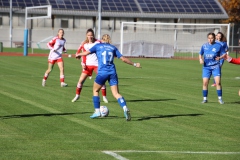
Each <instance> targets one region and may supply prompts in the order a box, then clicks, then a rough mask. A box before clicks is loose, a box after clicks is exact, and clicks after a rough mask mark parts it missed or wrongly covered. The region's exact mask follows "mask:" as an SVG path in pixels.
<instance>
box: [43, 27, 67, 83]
mask: <svg viewBox="0 0 240 160" xmlns="http://www.w3.org/2000/svg"><path fill="white" fill-rule="evenodd" d="M63 36H64V30H63V29H59V30H58V34H57V36H56V37H54V38H53V39H52V40H51V41H50V42H48V43H47V46H48V48H49V49H50V53H49V56H48V69H47V70H46V72H45V74H44V77H43V80H42V86H43V87H44V86H45V85H46V80H47V78H48V76H49V74H50V72H51V71H52V69H53V66H54V64H55V63H57V64H58V67H59V70H60V82H61V83H60V86H61V87H66V86H67V84H66V83H65V82H64V63H63V59H62V52H67V51H66V49H65V47H64V45H65V43H66V40H65V39H64V38H63Z"/></svg>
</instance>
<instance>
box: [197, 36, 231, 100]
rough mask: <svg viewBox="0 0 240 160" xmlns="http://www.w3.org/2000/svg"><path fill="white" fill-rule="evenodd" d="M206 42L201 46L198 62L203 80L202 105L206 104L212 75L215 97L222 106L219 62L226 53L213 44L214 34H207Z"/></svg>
mask: <svg viewBox="0 0 240 160" xmlns="http://www.w3.org/2000/svg"><path fill="white" fill-rule="evenodd" d="M207 38H208V42H207V43H205V44H203V45H202V47H201V50H200V52H199V62H200V64H203V68H202V78H203V90H202V94H203V101H202V103H207V102H208V100H207V96H208V84H209V79H210V77H211V75H213V77H214V80H215V83H216V89H217V95H218V102H219V103H220V104H224V102H223V100H222V86H221V67H220V60H221V59H223V58H224V56H225V54H226V52H225V50H224V49H223V47H222V45H221V44H219V43H216V42H215V34H214V33H208V35H207Z"/></svg>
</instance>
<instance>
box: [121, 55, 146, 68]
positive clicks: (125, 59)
mask: <svg viewBox="0 0 240 160" xmlns="http://www.w3.org/2000/svg"><path fill="white" fill-rule="evenodd" d="M120 59H121V60H122V61H123V62H124V63H127V64H130V65H133V66H134V67H137V68H142V67H141V65H140V63H134V62H132V61H131V60H130V59H128V58H126V57H123V56H122V57H121V58H120Z"/></svg>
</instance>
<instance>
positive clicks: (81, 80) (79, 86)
mask: <svg viewBox="0 0 240 160" xmlns="http://www.w3.org/2000/svg"><path fill="white" fill-rule="evenodd" d="M87 77H88V75H87V74H86V73H84V72H82V74H81V75H80V77H79V80H78V83H77V87H76V95H75V97H74V98H73V99H72V102H75V101H77V100H78V99H79V98H80V94H81V91H82V87H83V83H84V81H85V80H86V78H87Z"/></svg>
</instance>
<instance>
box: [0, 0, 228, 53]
mask: <svg viewBox="0 0 240 160" xmlns="http://www.w3.org/2000/svg"><path fill="white" fill-rule="evenodd" d="M42 5H51V6H52V17H51V19H50V18H48V19H33V20H28V21H27V27H28V29H29V42H30V44H31V46H32V47H39V48H44V47H46V43H47V41H49V38H51V37H52V36H55V35H56V34H57V30H58V29H59V28H63V29H64V30H65V38H66V40H67V48H70V49H77V47H78V46H79V44H80V42H81V41H83V40H84V39H85V33H86V30H87V29H88V28H93V29H95V31H97V27H98V23H97V22H98V0H12V21H11V22H12V37H11V41H12V42H16V41H23V36H24V35H23V34H24V24H25V7H31V6H42ZM9 6H10V1H9V0H0V27H1V30H0V34H1V37H0V41H2V42H3V43H4V46H6V47H7V46H10V45H12V44H13V43H11V42H10V38H9V33H10V24H9V21H10V16H9V13H10V7H9ZM42 14H43V12H42V10H40V9H35V10H31V11H30V12H28V16H37V15H42ZM101 15H102V19H101V33H102V34H104V33H107V34H109V35H111V37H112V41H113V43H119V42H120V29H121V23H122V22H144V23H192V24H214V23H219V20H222V19H227V18H228V15H227V13H226V12H225V10H224V9H223V7H222V6H221V4H220V3H219V2H218V0H102V12H101ZM146 26H147V25H146ZM144 27H145V26H144ZM124 29H126V30H127V27H126V28H124ZM138 30H140V29H136V28H135V29H134V32H137V31H138ZM154 31H155V32H156V31H157V29H154ZM185 31H186V30H185ZM146 33H147V32H146ZM189 34H193V33H189ZM146 35H147V34H146ZM204 36H206V35H204ZM158 39H159V37H158ZM9 42H10V43H9ZM166 43H167V42H166ZM200 45H201V44H200ZM13 47H14V45H13Z"/></svg>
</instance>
